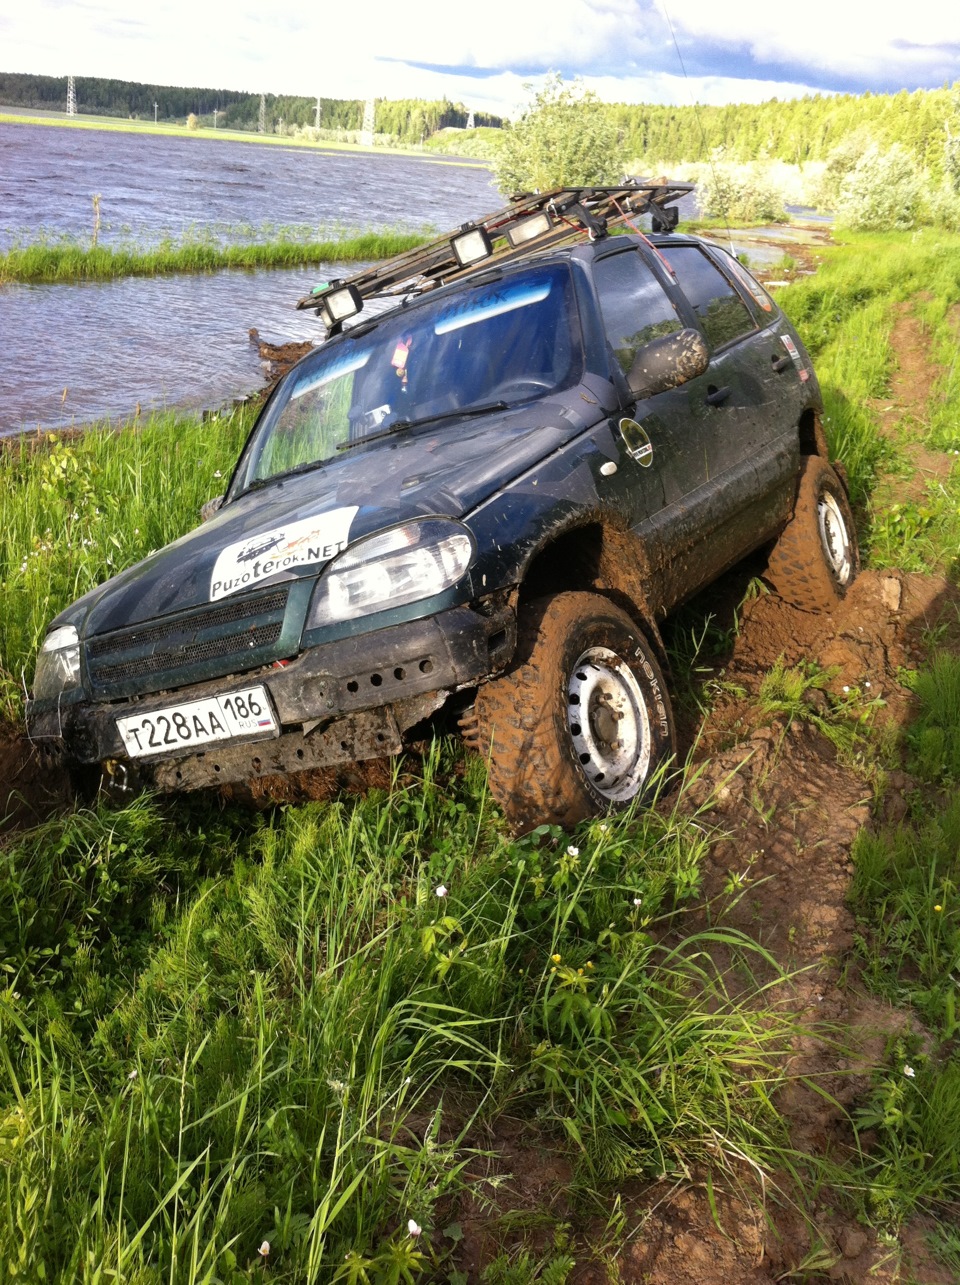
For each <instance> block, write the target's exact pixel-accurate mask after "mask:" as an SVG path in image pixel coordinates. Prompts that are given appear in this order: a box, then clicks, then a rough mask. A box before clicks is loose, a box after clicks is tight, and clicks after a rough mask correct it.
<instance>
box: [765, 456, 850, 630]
mask: <svg viewBox="0 0 960 1285" xmlns="http://www.w3.org/2000/svg"><path fill="white" fill-rule="evenodd" d="M859 570H860V551H859V548H858V546H857V528H856V525H855V524H854V521H853V514H852V513H851V511H850V501H849V500H848V499H847V493H846V491H845V490H844V487H843V484H842V483H841V481H840V479H839V478H838V477H837V475H836V473H835V472H834V471H833V469H832V468H831V467H830V465H829V464H828V463H827V461H826V460H824V459H821V458H820V457H819V456H818V455H809V456H807V457H806V459H805V460H804V461H803V467H802V469H801V472H800V485H799V487H798V490H797V502H796V504H795V505H794V510H793V517H792V518H791V519H790V521H789V522H788V523H787V525H786V526H785V527H784V529H783V532H782V533H781V535H780V538H779V540H778V541H777V543H776V544H775V545H774V547H773V550H772V552H771V554H770V560H769V562H768V564H767V579H768V580H769V581H770V583H771V584H772V585H773V587H774V589H776V591H777V593H778V594H779V595H780V597H781V598H783V599H785V601H787V602H791V603H793V605H794V606H795V607H803V608H804V609H805V610H807V611H822V610H827V611H829V610H830V609H831V608H832V607H835V606H837V604H838V603H839V602H840V601H841V599H842V598H843V597H844V595H845V594H846V592H847V590H848V589H849V587H850V585H851V584H852V583H853V581H854V580H855V579H856V576H857V572H858V571H859Z"/></svg>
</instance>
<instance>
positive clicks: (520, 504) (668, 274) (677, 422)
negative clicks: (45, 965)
mask: <svg viewBox="0 0 960 1285" xmlns="http://www.w3.org/2000/svg"><path fill="white" fill-rule="evenodd" d="M686 190H688V189H687V188H686V187H685V186H684V185H682V184H674V185H663V184H661V185H642V184H627V185H625V186H623V187H621V188H617V189H598V188H593V189H561V190H558V191H557V192H553V193H548V194H542V195H541V194H538V195H534V196H528V197H525V198H519V199H517V200H515V201H513V202H511V204H510V205H509V206H508V207H507V208H506V209H505V210H501V211H498V212H497V213H496V214H493V215H490V216H487V217H486V218H484V219H481V220H478V221H477V222H476V223H473V224H468V225H465V226H464V227H463V228H461V229H460V230H458V231H457V232H454V233H451V234H450V236H449V237H445V238H442V239H440V240H438V241H436V242H433V243H431V245H429V246H426V247H424V248H423V249H421V250H418V251H415V252H413V253H411V254H408V255H404V256H400V257H399V258H398V259H395V260H390V261H388V262H387V263H384V264H378V265H376V266H375V267H373V268H371V269H368V270H367V271H365V272H362V273H359V274H357V276H355V277H353V278H351V279H349V280H347V281H338V282H333V283H330V284H328V285H325V286H324V287H319V288H318V289H317V291H315V292H314V293H313V294H312V295H310V296H309V297H308V298H307V299H305V300H302V301H301V306H302V307H307V308H312V309H316V310H317V311H318V313H319V315H320V316H321V317H322V318H323V320H324V321H325V323H326V326H327V329H328V332H329V334H328V338H327V340H326V342H324V343H322V344H321V345H320V346H319V347H317V348H316V349H314V350H313V351H312V352H311V353H310V354H309V355H308V356H307V357H305V358H304V359H303V360H302V361H301V362H300V363H299V364H298V365H297V366H295V367H294V368H293V369H292V370H291V371H290V373H289V374H288V375H287V376H286V377H285V378H284V379H283V380H282V381H281V382H280V383H279V385H278V386H277V387H276V389H275V390H274V391H273V393H272V395H271V397H270V398H269V400H268V401H267V403H266V405H265V406H264V408H263V410H262V412H261V414H260V416H259V419H258V421H257V423H256V426H255V427H254V429H253V431H252V433H251V435H250V438H249V440H248V441H247V444H246V446H245V448H244V450H243V453H242V455H241V457H240V460H239V462H238V464H237V467H236V470H235V472H234V474H233V477H232V479H231V482H230V485H229V487H228V489H227V492H226V494H225V496H223V497H222V500H221V499H218V500H217V501H214V502H212V504H211V505H210V506H208V509H209V510H210V512H209V513H208V515H207V516H208V520H207V521H206V522H205V523H204V524H203V525H202V526H201V527H199V528H198V529H197V530H195V531H193V532H191V533H190V534H189V535H187V536H185V537H183V538H182V539H180V540H178V541H176V542H175V543H174V544H172V545H170V546H169V547H168V548H165V549H162V550H160V551H159V552H158V553H155V554H152V555H151V556H150V557H149V558H146V559H145V560H144V561H143V562H141V563H139V564H137V565H136V566H133V567H131V568H129V569H128V570H126V571H124V572H123V573H122V574H120V575H118V576H116V577H114V578H113V579H112V580H110V581H108V582H107V583H106V584H104V585H101V586H100V587H98V588H97V589H95V590H94V591H93V592H91V593H88V594H87V595H85V596H84V597H83V598H81V599H80V600H79V601H78V602H76V603H74V604H73V606H71V607H69V608H68V609H67V610H66V611H64V612H62V613H61V614H60V615H59V616H58V617H57V619H56V620H54V621H53V623H52V624H51V626H50V632H49V633H48V635H47V638H46V641H45V642H44V644H43V648H42V651H41V654H40V658H39V661H38V665H37V671H36V677H35V681H34V689H33V699H32V700H31V702H30V704H29V706H28V714H27V720H28V729H29V732H30V735H31V737H33V738H34V739H35V740H36V741H37V742H40V743H43V744H45V745H47V746H48V748H49V747H52V748H54V750H55V752H56V753H58V754H59V755H60V756H62V757H63V758H64V759H65V760H66V761H67V763H68V764H69V765H71V766H75V767H79V766H81V765H96V764H99V765H101V766H102V768H103V769H104V770H105V771H106V772H107V773H108V774H109V775H110V776H111V777H112V778H113V780H114V782H115V783H120V784H124V783H127V784H133V782H134V781H135V780H140V781H142V782H145V783H148V784H150V785H152V786H153V787H155V788H160V789H162V790H187V789H196V788H200V787H208V786H219V785H223V784H226V783H236V782H243V781H249V780H251V779H255V778H270V777H274V778H275V777H278V776H279V777H289V776H290V775H291V774H295V773H302V772H310V771H313V770H316V769H317V768H321V767H328V766H330V765H334V764H337V763H342V762H345V761H352V760H361V759H369V758H373V757H379V756H382V755H388V754H395V753H397V752H399V751H400V750H401V749H402V748H403V745H404V740H405V738H407V739H409V737H410V735H411V733H414V732H416V733H418V734H419V733H420V732H421V731H422V725H423V724H424V721H425V720H427V719H429V718H430V717H431V716H432V715H433V714H435V713H436V712H437V711H438V710H440V709H441V707H443V706H445V705H451V706H452V707H453V708H454V710H455V712H456V713H458V714H459V715H460V718H461V726H462V727H463V729H464V735H465V737H466V739H467V740H468V741H469V742H470V743H471V744H472V745H474V746H475V747H476V749H477V750H478V751H479V752H481V753H483V754H484V755H486V756H488V758H489V764H490V786H491V790H492V792H493V794H494V796H495V797H496V798H497V799H498V800H499V802H500V804H501V805H502V807H503V808H504V810H505V811H506V812H507V814H508V815H509V816H510V818H511V819H512V821H513V822H514V823H515V824H516V825H517V826H518V827H521V828H522V827H527V826H530V825H534V824H537V823H539V822H544V821H546V822H559V823H561V824H569V823H572V822H575V821H576V820H578V819H579V818H581V817H584V816H586V815H589V814H592V813H596V812H599V811H601V810H603V809H606V808H611V807H620V806H623V805H625V804H627V803H628V802H629V801H630V800H631V799H633V798H634V797H635V796H636V795H637V794H638V793H639V792H641V791H642V790H643V789H644V786H645V784H646V783H647V782H648V781H649V780H650V778H651V775H652V774H653V773H654V772H656V770H657V769H658V767H660V765H662V764H663V763H664V762H665V761H666V760H668V759H669V757H670V756H671V754H672V753H673V750H674V726H673V717H672V714H671V708H670V698H669V695H668V692H667V685H666V683H665V681H664V671H665V668H666V665H665V658H664V654H663V648H662V644H661V639H660V633H659V628H658V623H659V622H660V621H661V620H662V619H663V617H664V616H665V615H666V614H667V613H668V612H669V611H671V609H672V608H674V607H675V606H676V605H677V604H678V603H680V602H681V601H682V600H683V599H685V598H687V597H689V596H690V595H691V594H693V593H695V592H696V591H697V590H698V589H700V588H701V587H702V586H703V585H705V584H706V583H708V582H709V581H711V580H712V579H714V578H715V577H716V576H718V575H719V574H720V573H721V572H723V571H724V570H725V569H726V568H728V567H730V566H731V565H732V564H733V563H735V562H737V561H738V560H739V559H741V558H743V557H744V556H745V555H746V554H748V553H750V552H751V551H752V550H755V549H758V548H760V547H761V546H769V547H770V548H771V550H772V551H771V553H770V558H769V570H768V574H769V578H770V581H771V583H772V584H773V586H774V587H775V588H776V589H777V590H778V591H779V592H780V593H782V594H783V595H784V596H786V597H789V598H790V599H791V600H792V601H794V602H795V603H797V604H798V605H799V606H802V607H805V608H809V609H820V608H824V607H826V608H829V607H830V605H831V604H833V603H836V602H837V601H838V600H839V598H840V597H841V596H842V595H843V594H844V592H845V591H846V589H847V587H848V585H849V584H850V582H851V580H852V579H853V577H854V575H855V574H856V571H857V566H858V555H857V545H856V536H855V530H854V525H853V521H852V519H851V515H850V507H849V504H848V500H847V496H846V493H845V489H844V486H843V485H842V483H841V482H840V480H839V479H838V477H837V474H836V473H835V472H834V471H833V469H832V468H831V467H830V465H829V463H828V460H827V450H826V444H825V441H824V437H823V433H822V431H821V427H820V418H819V417H820V410H821V403H820V393H819V389H818V386H817V381H816V378H815V376H814V373H813V369H812V367H811V364H810V361H809V358H808V357H807V355H806V352H805V351H804V348H803V345H802V343H801V341H800V339H799V337H798V336H797V334H796V333H795V331H794V330H793V328H792V326H791V325H790V324H789V322H788V321H787V320H786V318H785V317H784V316H783V314H782V313H781V312H780V311H779V309H778V308H777V306H776V304H775V303H774V302H773V300H772V299H771V298H770V296H769V295H768V294H767V293H766V291H765V290H764V289H763V288H762V287H761V286H760V285H759V284H758V283H757V282H756V281H755V280H754V279H753V278H752V277H751V276H750V275H749V273H748V272H746V270H745V269H744V268H743V267H742V266H741V265H740V264H739V263H738V262H737V261H736V260H735V259H733V258H732V257H731V256H730V255H728V254H726V253H724V252H723V251H722V250H719V249H717V248H716V247H715V246H711V245H708V244H705V243H704V242H703V241H700V240H696V239H694V238H690V237H685V236H679V235H677V234H676V233H675V232H674V231H673V230H672V228H673V226H674V224H675V217H673V216H674V210H675V207H674V206H673V205H672V204H671V202H673V201H675V200H676V198H677V197H678V196H679V195H682V194H683V192H684V191H686ZM645 213H649V214H650V215H652V218H653V228H654V230H653V231H651V232H650V234H649V235H648V234H645V233H644V232H642V231H640V229H639V227H638V226H637V220H638V219H639V217H640V216H641V215H643V214H645ZM614 230H616V231H617V232H619V233H621V234H619V235H611V232H612V231H614ZM377 298H379V299H384V298H386V299H387V300H388V301H391V302H392V304H393V306H391V307H389V308H387V309H386V310H383V309H381V310H380V311H378V312H375V313H374V315H369V314H370V308H369V306H368V305H369V301H370V300H372V299H377Z"/></svg>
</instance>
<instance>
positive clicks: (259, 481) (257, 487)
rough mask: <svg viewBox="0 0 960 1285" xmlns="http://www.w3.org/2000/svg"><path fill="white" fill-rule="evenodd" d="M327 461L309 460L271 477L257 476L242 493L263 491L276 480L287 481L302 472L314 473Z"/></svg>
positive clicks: (272, 474)
mask: <svg viewBox="0 0 960 1285" xmlns="http://www.w3.org/2000/svg"><path fill="white" fill-rule="evenodd" d="M326 462H327V461H326V460H307V462H306V463H305V464H298V465H297V466H296V468H288V469H285V470H284V472H282V473H271V474H270V476H269V477H255V478H254V479H253V481H252V482H251V483H250V485H249V486H245V487H244V488H243V490H242V491H241V492H240V495H247V494H249V492H250V491H262V490H263V488H264V487H265V486H272V485H273V483H274V482H285V481H286V480H287V478H288V477H297V476H298V475H299V474H300V473H312V472H313V470H314V469H315V468H322V467H323V466H324V464H326ZM240 495H238V496H237V499H239V498H240Z"/></svg>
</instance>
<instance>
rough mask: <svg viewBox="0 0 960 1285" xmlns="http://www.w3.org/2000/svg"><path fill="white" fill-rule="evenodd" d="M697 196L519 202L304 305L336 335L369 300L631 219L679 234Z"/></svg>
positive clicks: (615, 193) (647, 189) (627, 193)
mask: <svg viewBox="0 0 960 1285" xmlns="http://www.w3.org/2000/svg"><path fill="white" fill-rule="evenodd" d="M693 189H694V184H693V183H670V182H667V181H666V180H661V181H660V182H658V183H644V182H641V181H639V180H636V179H630V180H625V181H624V182H623V183H622V184H621V185H620V186H619V187H558V188H554V189H553V191H551V192H536V193H529V192H528V193H524V194H522V195H520V196H515V197H513V199H512V200H511V201H510V203H509V204H508V205H505V206H504V207H503V209H501V210H497V211H495V212H494V213H493V214H487V215H485V216H484V217H483V218H481V219H477V220H475V221H474V222H472V223H464V224H463V225H462V226H461V227H459V228H457V229H455V230H454V231H453V232H448V233H447V234H446V235H445V236H442V237H439V238H437V240H435V241H430V242H428V243H427V244H426V245H422V246H419V247H418V248H417V249H416V250H408V251H407V252H406V253H405V254H398V255H396V256H394V258H392V259H386V260H384V261H383V262H382V263H377V264H374V265H373V266H372V267H369V268H365V269H364V270H363V271H362V272H358V273H356V275H355V276H352V277H346V278H343V279H339V280H336V281H330V282H326V283H324V284H323V285H319V286H316V287H315V288H314V289H313V290H312V291H311V293H310V294H308V295H306V296H305V297H304V298H302V299H299V300H298V301H297V307H298V308H300V309H310V308H312V309H314V310H315V312H316V313H317V316H319V317H321V318H322V319H323V321H324V323H325V325H326V327H327V329H328V331H329V332H330V334H336V333H338V332H339V330H340V329H341V327H342V325H343V322H344V321H345V320H347V319H348V318H350V317H352V316H355V315H356V314H357V313H358V312H360V311H361V309H362V307H363V303H364V301H365V300H367V299H383V298H390V297H392V296H397V295H402V296H404V297H407V296H409V295H416V294H422V293H423V292H424V291H427V290H432V289H434V288H435V287H437V286H441V285H447V284H448V283H449V282H451V281H457V280H460V279H462V278H465V277H469V276H471V275H472V274H475V273H477V272H481V271H486V270H487V269H489V268H491V267H494V266H497V265H499V264H501V263H508V262H510V261H511V260H512V259H518V258H521V257H523V256H525V255H528V254H530V252H531V251H534V250H545V249H552V248H554V247H556V246H559V245H563V244H565V243H567V242H571V241H577V240H583V239H584V238H588V239H590V240H591V241H592V240H596V239H597V238H598V237H602V236H606V234H607V233H608V231H609V230H610V229H611V228H613V227H616V226H618V225H620V224H623V223H630V221H631V218H637V217H640V216H641V215H644V214H650V216H651V219H652V223H653V230H654V231H655V232H658V231H663V232H667V231H670V229H671V228H674V227H676V225H677V219H678V211H677V209H676V207H675V206H674V205H673V204H672V203H673V202H675V201H678V200H680V198H681V197H683V196H686V195H687V194H688V193H689V192H692V191H693Z"/></svg>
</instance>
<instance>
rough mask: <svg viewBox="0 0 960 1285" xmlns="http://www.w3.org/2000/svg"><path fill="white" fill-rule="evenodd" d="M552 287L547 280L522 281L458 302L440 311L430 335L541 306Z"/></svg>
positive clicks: (447, 332)
mask: <svg viewBox="0 0 960 1285" xmlns="http://www.w3.org/2000/svg"><path fill="white" fill-rule="evenodd" d="M552 284H553V283H552V282H550V281H524V282H522V283H520V284H518V285H507V286H502V287H499V288H498V289H496V290H491V291H486V292H484V294H483V296H482V297H481V298H480V299H476V298H467V299H462V300H461V301H460V302H459V303H455V304H454V305H453V306H452V307H450V308H446V309H445V310H444V311H443V312H441V314H440V316H439V317H438V318H437V320H436V322H435V323H434V327H433V333H434V334H435V335H448V334H449V333H450V331H451V330H460V329H462V327H463V326H473V325H475V324H476V323H477V322H478V321H487V320H488V319H489V318H490V317H499V316H501V315H502V314H503V313H505V312H513V311H515V309H517V308H527V307H529V306H530V304H532V303H541V302H542V301H543V300H544V299H546V297H547V295H548V294H549V293H550V290H551V288H552Z"/></svg>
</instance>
